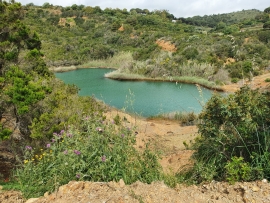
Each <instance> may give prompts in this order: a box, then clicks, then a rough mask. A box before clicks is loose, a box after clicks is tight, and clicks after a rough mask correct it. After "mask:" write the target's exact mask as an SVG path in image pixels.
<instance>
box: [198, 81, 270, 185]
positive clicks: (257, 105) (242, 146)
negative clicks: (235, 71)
mask: <svg viewBox="0 0 270 203" xmlns="http://www.w3.org/2000/svg"><path fill="white" fill-rule="evenodd" d="M269 114H270V109H269V94H264V93H261V92H259V91H258V90H251V89H250V88H249V87H247V86H245V87H243V88H241V90H240V91H237V92H236V93H235V94H231V95H228V96H225V97H222V96H219V95H215V96H213V97H212V98H211V99H210V100H209V101H208V102H207V104H206V106H205V107H204V109H203V111H202V113H201V114H200V119H201V120H202V123H201V124H199V125H198V127H199V133H200V134H201V138H200V139H198V140H197V142H196V143H195V145H194V148H195V149H196V150H197V151H196V153H195V154H194V158H195V159H196V160H197V161H198V163H199V164H204V165H209V164H210V165H211V164H215V166H216V172H217V175H216V176H215V177H214V178H216V179H218V180H223V179H224V178H225V177H227V178H228V180H229V181H230V182H234V181H238V180H253V179H256V178H258V177H257V175H258V173H257V171H258V168H259V169H260V170H262V172H260V178H261V177H270V173H269V166H270V164H269V162H270V160H269V156H267V157H266V156H265V155H266V154H269V144H270V138H269V134H270V130H269V128H268V127H266V126H269V125H270V120H269ZM265 159H267V161H266V160H265ZM254 160H259V161H256V162H255V161H254ZM228 161H229V163H227V162H228ZM262 165H263V167H262ZM225 166H226V170H227V171H226V170H224V167H225ZM239 167H240V168H239ZM195 168H196V166H195ZM235 168H238V170H236V169H235Z"/></svg>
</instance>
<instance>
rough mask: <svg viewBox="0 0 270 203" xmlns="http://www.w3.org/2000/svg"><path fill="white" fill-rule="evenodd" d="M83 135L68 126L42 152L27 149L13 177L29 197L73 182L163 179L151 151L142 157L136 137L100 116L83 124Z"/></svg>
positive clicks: (147, 181) (147, 151)
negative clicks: (135, 145)
mask: <svg viewBox="0 0 270 203" xmlns="http://www.w3.org/2000/svg"><path fill="white" fill-rule="evenodd" d="M81 127H82V129H83V130H82V131H81V132H79V131H78V130H77V129H76V128H75V127H72V126H69V128H68V130H67V131H66V132H65V131H63V130H62V131H61V132H60V133H54V136H53V139H52V141H51V142H48V143H47V144H46V145H45V146H44V148H43V149H33V148H32V147H31V146H26V147H25V157H24V160H23V163H22V166H21V167H20V168H18V169H17V170H16V171H15V173H14V175H15V178H16V179H17V180H18V182H19V183H20V185H21V188H20V190H21V191H22V192H23V193H24V195H25V196H26V197H29V196H41V195H43V194H44V193H45V192H46V191H50V192H52V191H54V190H55V189H57V188H58V187H59V186H60V185H63V184H66V183H68V182H69V181H71V180H88V181H106V182H107V181H112V180H114V181H119V180H120V179H121V178H122V179H123V180H124V181H125V183H128V184H129V183H132V182H135V181H137V180H140V181H142V182H146V183H150V182H152V181H154V180H159V179H160V177H161V173H160V165H159V164H158V157H157V156H156V155H154V154H152V153H151V152H150V151H149V150H148V149H146V150H144V151H143V152H142V153H139V152H138V151H137V150H136V149H135V148H134V144H135V141H136V140H135V133H134V132H133V130H132V129H129V128H127V127H121V126H120V127H119V126H117V125H115V124H114V121H111V122H108V121H104V120H103V119H102V117H101V116H100V115H98V114H96V115H94V116H92V117H86V118H84V120H83V121H82V126H81Z"/></svg>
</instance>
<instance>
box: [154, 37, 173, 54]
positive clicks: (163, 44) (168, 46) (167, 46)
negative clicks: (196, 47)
mask: <svg viewBox="0 0 270 203" xmlns="http://www.w3.org/2000/svg"><path fill="white" fill-rule="evenodd" d="M156 44H157V45H158V46H160V47H161V48H162V50H165V51H170V52H175V51H176V50H177V48H176V46H175V45H174V44H172V43H171V42H169V41H165V40H162V39H159V40H157V41H156Z"/></svg>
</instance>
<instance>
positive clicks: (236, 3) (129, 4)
mask: <svg viewBox="0 0 270 203" xmlns="http://www.w3.org/2000/svg"><path fill="white" fill-rule="evenodd" d="M16 1H18V2H21V3H22V4H23V5H25V4H28V3H34V4H35V5H43V4H44V3H45V2H49V3H50V4H53V5H61V6H71V5H72V4H77V5H81V4H82V5H85V6H100V8H101V9H105V8H120V9H123V8H126V9H128V10H130V9H131V8H140V9H148V10H150V11H153V10H156V9H157V10H163V9H165V10H168V11H169V12H170V13H172V14H173V15H174V16H175V17H192V16H195V15H200V16H203V15H211V14H221V13H229V12H233V11H241V10H243V9H244V10H248V9H258V10H261V11H263V10H264V9H265V8H267V7H270V1H269V0H178V1H177V0H16Z"/></svg>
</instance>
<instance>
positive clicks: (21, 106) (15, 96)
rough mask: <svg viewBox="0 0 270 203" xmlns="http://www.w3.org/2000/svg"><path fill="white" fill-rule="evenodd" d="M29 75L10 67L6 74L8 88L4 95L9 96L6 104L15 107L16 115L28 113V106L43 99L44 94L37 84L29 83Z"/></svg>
mask: <svg viewBox="0 0 270 203" xmlns="http://www.w3.org/2000/svg"><path fill="white" fill-rule="evenodd" d="M31 80H32V78H31V76H30V75H26V74H25V73H24V72H23V71H22V70H20V69H19V68H18V67H16V66H15V67H12V68H11V69H10V70H9V71H8V72H7V73H6V82H7V83H8V86H7V87H6V89H5V94H6V95H8V96H9V99H8V102H9V103H11V104H13V105H15V106H16V109H17V110H18V113H19V114H20V115H21V114H24V113H27V112H28V111H29V106H30V105H32V104H34V103H36V102H38V101H39V100H41V99H43V98H44V96H45V92H44V90H43V87H42V86H41V85H40V84H39V82H33V81H31Z"/></svg>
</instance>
